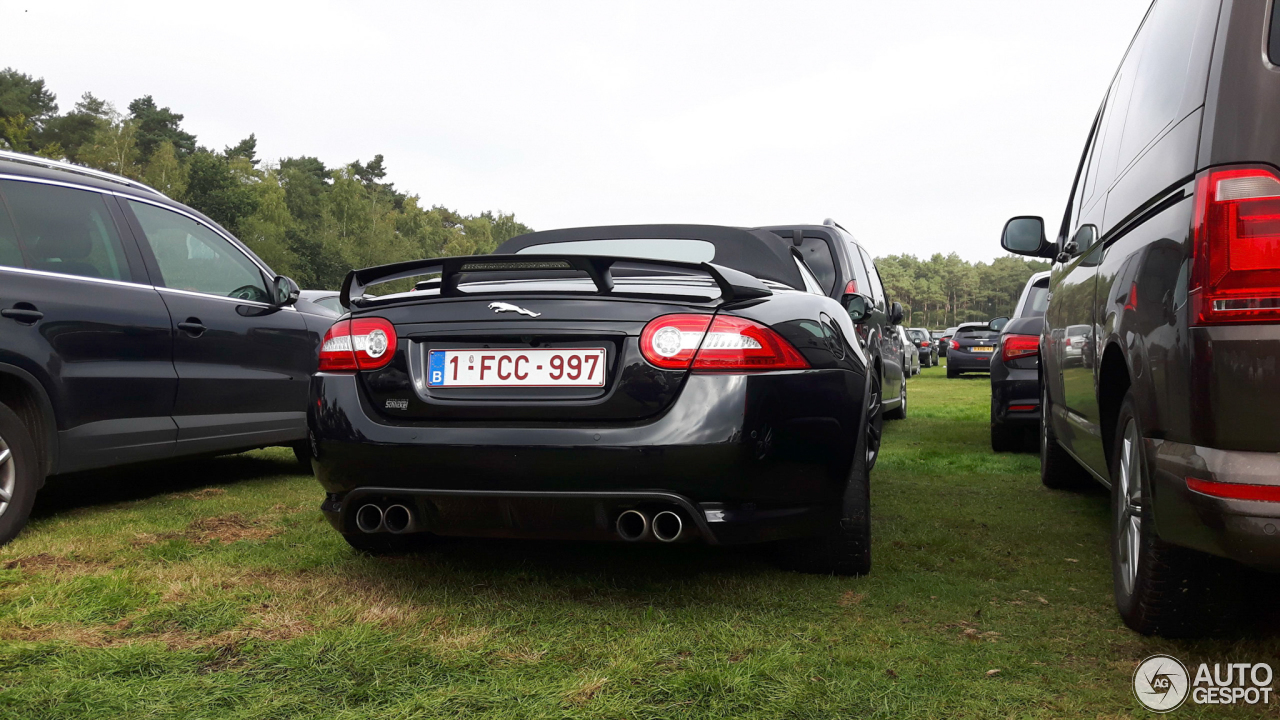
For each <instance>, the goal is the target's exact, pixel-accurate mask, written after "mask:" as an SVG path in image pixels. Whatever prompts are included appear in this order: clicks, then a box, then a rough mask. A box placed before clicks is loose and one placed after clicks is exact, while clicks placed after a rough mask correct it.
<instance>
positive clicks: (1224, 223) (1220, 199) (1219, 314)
mask: <svg viewBox="0 0 1280 720" xmlns="http://www.w3.org/2000/svg"><path fill="white" fill-rule="evenodd" d="M1193 223H1194V226H1193V228H1192V231H1193V233H1194V237H1195V265H1194V269H1193V271H1192V275H1191V282H1190V287H1189V288H1188V297H1189V299H1190V301H1191V313H1192V315H1191V324H1192V325H1222V324H1228V323H1266V322H1280V177H1277V176H1276V173H1275V171H1274V170H1272V169H1269V168H1262V167H1247V168H1228V169H1219V170H1206V171H1204V172H1202V173H1200V176H1199V177H1198V178H1196V208H1195V219H1194V220H1193Z"/></svg>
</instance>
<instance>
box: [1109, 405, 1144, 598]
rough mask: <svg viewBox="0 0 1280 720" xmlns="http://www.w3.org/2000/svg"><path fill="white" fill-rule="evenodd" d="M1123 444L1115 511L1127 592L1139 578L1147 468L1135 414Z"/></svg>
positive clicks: (1118, 556) (1118, 561) (1119, 562)
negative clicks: (1117, 504) (1143, 489)
mask: <svg viewBox="0 0 1280 720" xmlns="http://www.w3.org/2000/svg"><path fill="white" fill-rule="evenodd" d="M1122 443H1123V444H1122V445H1121V447H1120V462H1119V466H1120V467H1119V468H1118V469H1119V471H1120V472H1119V473H1118V474H1119V477H1118V478H1117V479H1116V480H1117V482H1116V490H1115V492H1116V500H1115V502H1117V503H1119V505H1120V506H1119V507H1117V508H1116V511H1115V522H1116V528H1115V532H1116V564H1117V565H1118V566H1119V570H1120V581H1121V583H1123V585H1124V591H1125V594H1126V595H1132V594H1133V588H1134V585H1135V584H1136V583H1137V580H1138V555H1139V552H1140V551H1141V547H1142V487H1143V481H1144V479H1145V478H1144V477H1143V474H1144V472H1145V471H1144V469H1143V463H1142V452H1141V450H1140V446H1139V444H1138V424H1137V423H1136V422H1134V420H1133V418H1130V419H1129V422H1128V423H1126V424H1125V426H1124V440H1123V441H1122Z"/></svg>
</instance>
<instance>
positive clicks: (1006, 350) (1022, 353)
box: [1000, 335, 1040, 362]
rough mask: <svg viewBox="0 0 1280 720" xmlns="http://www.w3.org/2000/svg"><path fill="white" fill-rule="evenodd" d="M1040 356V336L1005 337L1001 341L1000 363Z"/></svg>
mask: <svg viewBox="0 0 1280 720" xmlns="http://www.w3.org/2000/svg"><path fill="white" fill-rule="evenodd" d="M1039 354H1040V336H1039V335H1005V336H1004V337H1003V338H1001V339H1000V361H1001V362H1009V361H1010V360H1017V359H1019V358H1025V357H1031V356H1033V355H1039Z"/></svg>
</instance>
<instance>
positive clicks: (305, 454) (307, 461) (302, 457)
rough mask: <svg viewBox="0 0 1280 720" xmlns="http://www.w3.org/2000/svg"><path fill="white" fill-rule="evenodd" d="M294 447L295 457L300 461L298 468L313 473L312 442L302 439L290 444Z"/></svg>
mask: <svg viewBox="0 0 1280 720" xmlns="http://www.w3.org/2000/svg"><path fill="white" fill-rule="evenodd" d="M290 447H291V448H293V457H294V459H295V460H297V461H298V469H299V470H301V471H302V472H304V473H307V474H308V475H310V474H311V472H312V471H311V443H309V442H307V441H306V440H301V441H299V442H296V443H294V444H293V445H291V446H290Z"/></svg>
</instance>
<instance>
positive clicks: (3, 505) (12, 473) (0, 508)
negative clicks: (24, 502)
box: [0, 437, 18, 515]
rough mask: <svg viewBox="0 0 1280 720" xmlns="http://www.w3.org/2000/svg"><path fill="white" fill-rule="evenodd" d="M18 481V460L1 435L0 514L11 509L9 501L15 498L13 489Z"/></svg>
mask: <svg viewBox="0 0 1280 720" xmlns="http://www.w3.org/2000/svg"><path fill="white" fill-rule="evenodd" d="M17 482H18V468H17V461H16V460H15V459H14V457H13V451H12V450H10V449H9V445H8V444H7V443H5V441H4V438H2V437H0V515H3V514H4V512H5V510H8V509H9V501H10V500H12V499H13V491H14V487H15V485H17Z"/></svg>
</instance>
